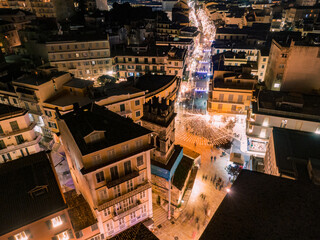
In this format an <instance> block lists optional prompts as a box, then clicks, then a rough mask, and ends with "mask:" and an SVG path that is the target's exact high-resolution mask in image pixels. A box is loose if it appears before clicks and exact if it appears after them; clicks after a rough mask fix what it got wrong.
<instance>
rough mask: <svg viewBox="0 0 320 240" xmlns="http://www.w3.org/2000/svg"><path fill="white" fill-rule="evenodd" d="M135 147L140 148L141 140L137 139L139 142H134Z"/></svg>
mask: <svg viewBox="0 0 320 240" xmlns="http://www.w3.org/2000/svg"><path fill="white" fill-rule="evenodd" d="M136 147H137V148H140V147H142V139H139V140H137V141H136Z"/></svg>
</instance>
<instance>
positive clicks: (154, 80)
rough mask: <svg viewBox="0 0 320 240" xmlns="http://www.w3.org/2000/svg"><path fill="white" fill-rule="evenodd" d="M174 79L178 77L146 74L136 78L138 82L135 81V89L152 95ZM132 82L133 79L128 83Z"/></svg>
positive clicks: (129, 79)
mask: <svg viewBox="0 0 320 240" xmlns="http://www.w3.org/2000/svg"><path fill="white" fill-rule="evenodd" d="M174 79H176V76H169V75H151V74H146V75H143V76H141V77H139V78H136V80H135V81H134V87H135V88H138V89H140V90H142V91H148V93H150V92H154V91H156V90H158V89H160V88H162V87H164V86H166V85H167V84H169V83H171V82H172V81H173V80H174ZM132 80H133V77H130V78H128V81H132Z"/></svg>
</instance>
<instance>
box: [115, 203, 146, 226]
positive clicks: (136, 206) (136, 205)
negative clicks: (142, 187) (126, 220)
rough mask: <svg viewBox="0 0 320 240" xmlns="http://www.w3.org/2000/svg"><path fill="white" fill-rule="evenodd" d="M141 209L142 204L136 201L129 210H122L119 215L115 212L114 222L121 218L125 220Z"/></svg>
mask: <svg viewBox="0 0 320 240" xmlns="http://www.w3.org/2000/svg"><path fill="white" fill-rule="evenodd" d="M141 208H142V203H141V202H139V201H136V202H135V203H134V204H132V205H130V206H129V208H127V209H126V210H124V209H122V210H121V211H118V212H117V213H115V212H114V213H113V214H112V218H113V221H118V220H119V219H120V218H123V217H125V216H127V215H129V214H131V213H133V212H136V211H138V210H139V209H141Z"/></svg>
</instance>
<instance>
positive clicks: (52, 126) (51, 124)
mask: <svg viewBox="0 0 320 240" xmlns="http://www.w3.org/2000/svg"><path fill="white" fill-rule="evenodd" d="M48 125H49V127H51V128H55V129H57V124H55V123H52V122H48Z"/></svg>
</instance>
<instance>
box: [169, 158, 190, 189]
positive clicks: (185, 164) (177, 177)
mask: <svg viewBox="0 0 320 240" xmlns="http://www.w3.org/2000/svg"><path fill="white" fill-rule="evenodd" d="M192 166H193V159H191V158H189V157H187V156H185V155H183V157H182V159H181V161H180V163H179V165H178V167H177V170H176V171H175V173H174V177H173V181H172V184H173V185H174V186H176V187H177V188H178V189H179V190H182V188H183V186H184V183H185V181H186V180H187V177H188V173H189V171H190V170H191V168H192Z"/></svg>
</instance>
